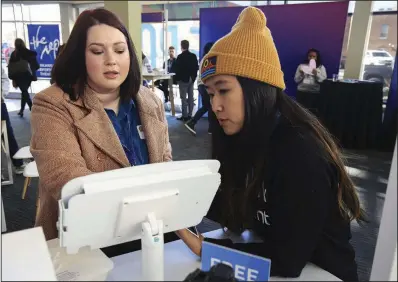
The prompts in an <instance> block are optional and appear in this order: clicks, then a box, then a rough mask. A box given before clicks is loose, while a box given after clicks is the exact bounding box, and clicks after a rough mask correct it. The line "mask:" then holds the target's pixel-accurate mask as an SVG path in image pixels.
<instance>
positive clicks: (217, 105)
mask: <svg viewBox="0 0 398 282" xmlns="http://www.w3.org/2000/svg"><path fill="white" fill-rule="evenodd" d="M266 22H267V21H266V18H265V15H264V14H263V12H262V11H261V10H259V9H257V8H255V7H248V8H245V9H244V10H243V11H242V12H241V14H240V15H239V18H238V20H237V22H236V24H235V25H234V27H233V28H232V31H231V32H230V33H229V34H227V35H226V36H224V37H223V38H221V39H219V40H218V41H217V42H216V43H215V44H214V46H213V47H212V48H211V50H210V52H209V53H208V54H207V55H206V56H205V57H204V58H203V62H205V61H206V60H208V61H209V63H208V64H205V63H203V65H202V68H201V78H202V81H203V83H204V84H205V86H206V88H207V91H208V93H209V95H210V98H211V104H212V109H213V111H214V112H215V114H216V116H217V119H218V121H219V125H218V126H217V127H216V128H215V129H214V131H213V135H212V150H213V157H214V158H215V159H217V160H218V161H220V164H221V167H220V170H219V173H220V174H221V184H220V187H219V190H218V192H217V193H216V196H215V198H214V200H213V203H212V205H211V208H210V211H209V213H208V215H207V217H208V218H209V219H213V220H216V221H218V222H219V223H220V224H221V225H222V226H223V227H226V228H228V229H229V231H231V232H234V233H237V234H238V235H239V234H241V233H242V232H244V231H245V230H251V231H252V232H254V233H255V234H256V235H257V237H259V238H258V239H261V242H259V241H257V242H256V243H254V242H251V243H238V242H232V241H231V240H229V239H225V240H224V239H210V238H204V237H203V236H201V235H200V236H195V235H194V234H192V233H191V232H190V231H188V230H186V229H184V230H180V231H178V232H177V234H178V235H179V236H180V238H181V239H182V240H183V241H184V242H185V243H186V244H187V245H188V247H189V248H190V249H191V250H192V251H193V252H194V253H195V254H197V255H198V256H200V255H201V250H202V242H203V240H205V241H208V242H211V243H214V244H217V245H221V246H225V247H229V248H233V249H236V250H240V251H243V252H247V253H250V254H254V255H257V256H261V257H265V258H268V259H270V260H271V273H270V274H271V276H282V277H299V276H300V274H301V272H302V270H303V269H304V267H305V266H306V265H307V263H309V262H311V263H314V264H316V265H317V266H319V267H320V268H323V269H324V270H326V271H328V272H330V273H331V274H333V275H335V276H337V277H338V278H340V279H342V280H344V281H358V275H357V265H356V262H355V251H354V249H353V247H352V246H351V244H350V242H349V241H350V239H351V230H350V222H351V221H352V220H357V221H358V222H362V221H365V215H364V211H363V210H362V208H361V204H360V202H359V199H358V195H357V192H356V190H355V187H354V184H353V182H352V180H351V179H350V177H349V175H348V173H347V171H346V169H345V166H344V162H343V160H342V158H341V153H340V151H339V149H338V147H337V146H336V144H335V143H334V141H333V138H332V137H331V136H330V134H329V133H328V132H327V130H326V129H325V128H324V127H323V126H322V125H321V123H320V122H319V121H318V120H317V118H316V117H314V116H313V115H312V114H310V113H308V111H306V110H304V109H303V108H302V107H301V106H300V105H299V104H298V103H296V102H295V101H294V100H293V99H291V98H290V97H289V96H288V95H287V94H285V93H284V89H285V82H284V78H283V72H282V69H281V64H280V61H279V57H278V52H277V50H276V47H275V44H274V42H273V39H272V35H271V32H270V30H269V29H268V28H267V25H266ZM236 58H239V60H237V59H236Z"/></svg>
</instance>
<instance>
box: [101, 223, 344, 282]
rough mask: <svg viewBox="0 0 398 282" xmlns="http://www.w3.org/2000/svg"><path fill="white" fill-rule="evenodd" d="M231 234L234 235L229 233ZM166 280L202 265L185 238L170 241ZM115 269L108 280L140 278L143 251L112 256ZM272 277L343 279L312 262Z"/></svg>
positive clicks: (166, 252) (166, 249)
mask: <svg viewBox="0 0 398 282" xmlns="http://www.w3.org/2000/svg"><path fill="white" fill-rule="evenodd" d="M204 236H205V237H210V238H225V237H226V236H225V234H224V232H223V231H222V230H221V229H219V230H215V231H212V232H208V233H205V234H204ZM229 237H231V236H229ZM231 239H232V240H233V241H241V242H248V241H251V242H253V241H254V240H255V241H257V240H258V239H257V238H252V236H251V234H249V233H248V232H245V233H243V234H242V237H237V236H232V238H231ZM164 257H165V267H164V269H165V273H164V278H165V280H166V281H183V280H184V279H185V278H186V277H187V276H188V274H190V273H191V272H193V271H194V270H195V269H196V268H200V267H201V263H200V258H199V257H197V256H196V255H195V254H193V253H192V252H191V251H190V250H189V249H188V247H187V246H186V245H185V244H184V242H182V241H181V240H178V241H174V242H170V243H167V244H165V246H164ZM112 261H113V263H114V268H113V270H112V271H111V272H110V273H109V274H108V277H107V281H140V280H142V279H141V251H136V252H131V253H128V254H125V255H121V256H117V257H114V258H112ZM270 280H271V281H341V280H340V279H338V278H337V277H335V276H334V275H332V274H330V273H329V272H327V271H325V270H323V269H321V268H319V267H317V266H315V265H313V264H311V263H308V264H307V266H306V267H305V268H304V269H303V272H302V273H301V276H300V277H298V278H290V279H286V278H281V277H271V278H270Z"/></svg>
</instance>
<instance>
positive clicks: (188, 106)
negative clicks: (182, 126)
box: [175, 40, 199, 122]
mask: <svg viewBox="0 0 398 282" xmlns="http://www.w3.org/2000/svg"><path fill="white" fill-rule="evenodd" d="M181 51H182V53H181V54H180V55H178V57H177V61H176V64H175V70H176V77H177V82H178V86H179V88H180V98H181V108H182V115H181V117H179V118H177V119H178V120H181V121H184V122H186V121H188V120H190V119H191V118H192V111H193V102H194V100H193V85H194V83H195V80H196V77H197V74H198V69H199V65H198V58H197V57H196V55H195V54H193V53H191V52H190V51H189V41H188V40H182V41H181ZM187 96H188V97H187Z"/></svg>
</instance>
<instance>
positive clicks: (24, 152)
mask: <svg viewBox="0 0 398 282" xmlns="http://www.w3.org/2000/svg"><path fill="white" fill-rule="evenodd" d="M13 159H20V160H27V159H33V156H32V154H31V152H30V147H29V146H25V147H22V148H21V149H19V150H18V152H16V153H15V155H14V156H13ZM29 164H30V163H28V165H29ZM28 165H27V166H28ZM27 166H26V167H27ZM34 166H36V163H35V164H34ZM26 167H25V169H24V176H25V171H26ZM36 171H37V168H36ZM38 176H39V174H38V173H37V176H33V177H38ZM25 177H26V176H25ZM29 185H30V177H26V178H25V183H24V186H23V192H22V199H25V194H26V190H27V188H28V186H29Z"/></svg>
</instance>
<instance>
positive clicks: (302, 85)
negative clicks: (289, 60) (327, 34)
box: [294, 48, 326, 115]
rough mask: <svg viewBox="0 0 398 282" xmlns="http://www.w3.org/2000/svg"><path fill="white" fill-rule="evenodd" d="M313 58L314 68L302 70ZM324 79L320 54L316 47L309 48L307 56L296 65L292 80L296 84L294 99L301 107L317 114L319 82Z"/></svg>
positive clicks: (324, 70)
mask: <svg viewBox="0 0 398 282" xmlns="http://www.w3.org/2000/svg"><path fill="white" fill-rule="evenodd" d="M312 59H313V60H315V63H316V68H314V69H313V70H311V73H306V72H304V68H307V67H309V64H310V61H311V60H312ZM325 79H326V69H325V67H324V66H323V65H322V59H321V54H320V52H319V51H318V50H316V49H312V48H311V49H309V50H308V52H307V58H306V59H305V60H304V62H303V63H302V64H300V65H299V66H298V67H297V71H296V75H295V76H294V81H295V82H296V83H297V84H298V86H297V94H296V100H297V102H299V103H300V104H301V105H302V106H303V107H305V108H307V109H308V110H310V111H311V112H312V113H313V114H315V115H317V113H318V110H317V109H318V107H319V98H320V97H319V95H314V94H319V92H320V90H321V82H322V81H324V80H325Z"/></svg>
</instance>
